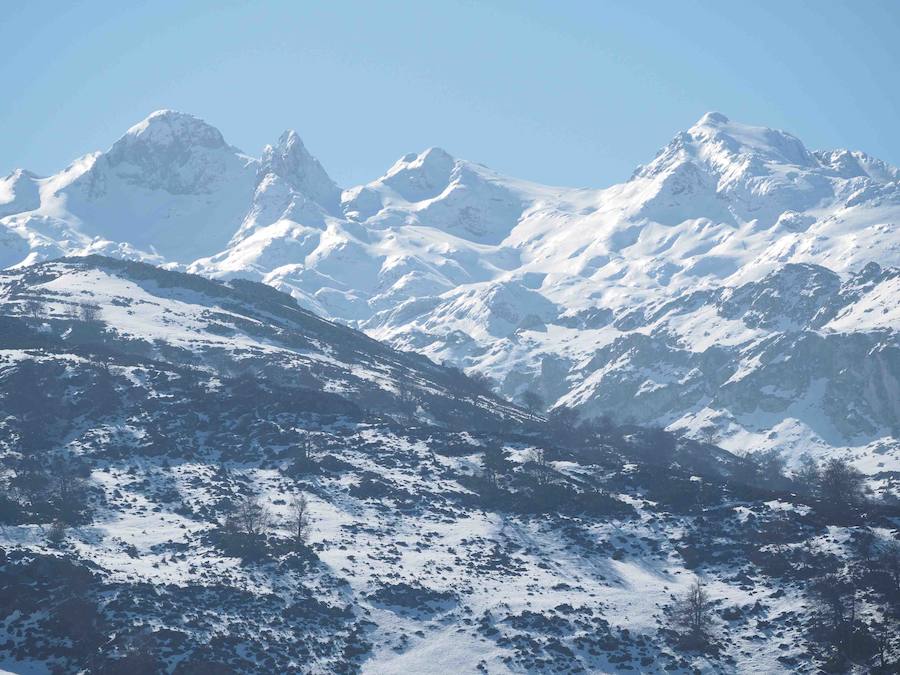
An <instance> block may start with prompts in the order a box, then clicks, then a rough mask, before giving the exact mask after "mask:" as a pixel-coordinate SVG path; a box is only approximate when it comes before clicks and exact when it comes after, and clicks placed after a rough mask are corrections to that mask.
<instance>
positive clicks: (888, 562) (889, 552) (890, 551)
mask: <svg viewBox="0 0 900 675" xmlns="http://www.w3.org/2000/svg"><path fill="white" fill-rule="evenodd" d="M878 562H879V563H880V565H881V567H882V569H884V571H885V572H887V573H888V574H890V575H891V578H892V579H893V580H894V587H895V589H897V590H900V544H898V543H896V542H890V543H889V544H887V546H885V547H884V549H882V551H881V555H879V557H878Z"/></svg>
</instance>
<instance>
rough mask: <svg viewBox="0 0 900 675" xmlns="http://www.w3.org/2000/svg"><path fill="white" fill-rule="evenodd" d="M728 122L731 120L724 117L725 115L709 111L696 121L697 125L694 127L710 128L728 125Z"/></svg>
mask: <svg viewBox="0 0 900 675" xmlns="http://www.w3.org/2000/svg"><path fill="white" fill-rule="evenodd" d="M730 121H731V120H729V119H728V118H727V117H725V115H723V114H722V113H720V112H716V111H714V110H711V111H709V112H708V113H706V114H705V115H703V117H701V118H700V119H699V120H697V123H696V124H695V125H694V126H695V127H700V126H704V127H711V126H716V125H719V124H728V123H729V122H730Z"/></svg>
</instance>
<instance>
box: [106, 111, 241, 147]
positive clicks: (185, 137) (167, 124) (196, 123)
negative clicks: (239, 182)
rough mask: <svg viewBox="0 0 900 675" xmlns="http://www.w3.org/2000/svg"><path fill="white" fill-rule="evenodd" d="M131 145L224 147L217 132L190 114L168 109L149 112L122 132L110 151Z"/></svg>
mask: <svg viewBox="0 0 900 675" xmlns="http://www.w3.org/2000/svg"><path fill="white" fill-rule="evenodd" d="M135 142H138V143H146V144H151V145H160V146H169V145H184V146H193V145H199V146H204V147H209V148H220V147H227V143H226V142H225V139H224V138H223V137H222V134H221V132H220V131H219V130H218V129H216V128H215V127H214V126H212V125H210V124H208V123H207V122H205V121H204V120H202V119H200V118H199V117H195V116H194V115H189V114H188V113H183V112H178V111H177V110H168V109H163V110H157V111H155V112H152V113H150V114H149V115H148V116H147V117H145V118H144V119H143V120H141V121H140V122H138V123H137V124H135V125H134V126H133V127H131V128H130V129H129V130H128V131H127V132H125V135H124V136H122V138H120V139H119V140H118V141H116V143H115V144H114V145H113V148H116V146H120V145H126V146H130V145H132V144H133V143H135Z"/></svg>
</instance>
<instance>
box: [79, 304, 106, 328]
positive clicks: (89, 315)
mask: <svg viewBox="0 0 900 675" xmlns="http://www.w3.org/2000/svg"><path fill="white" fill-rule="evenodd" d="M100 314H101V312H100V307H99V306H98V305H92V304H90V303H85V304H83V305H79V307H78V318H79V319H81V320H82V321H83V322H84V323H96V322H98V321H99V320H100Z"/></svg>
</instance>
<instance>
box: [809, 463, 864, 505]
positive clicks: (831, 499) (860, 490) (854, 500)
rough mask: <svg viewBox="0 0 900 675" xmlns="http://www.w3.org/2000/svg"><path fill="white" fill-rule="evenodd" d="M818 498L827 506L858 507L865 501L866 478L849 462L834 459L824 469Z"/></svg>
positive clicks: (820, 479)
mask: <svg viewBox="0 0 900 675" xmlns="http://www.w3.org/2000/svg"><path fill="white" fill-rule="evenodd" d="M818 496H819V498H820V499H821V500H822V501H823V502H824V503H826V504H832V505H840V506H856V505H858V504H861V503H862V502H863V501H865V476H863V474H862V473H860V472H859V471H858V470H857V469H856V468H855V467H853V466H852V465H851V464H850V463H849V462H848V461H847V460H845V459H841V458H839V457H833V458H831V459H829V460H828V461H827V462H825V466H823V467H822V470H821V473H820V476H819V484H818Z"/></svg>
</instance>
